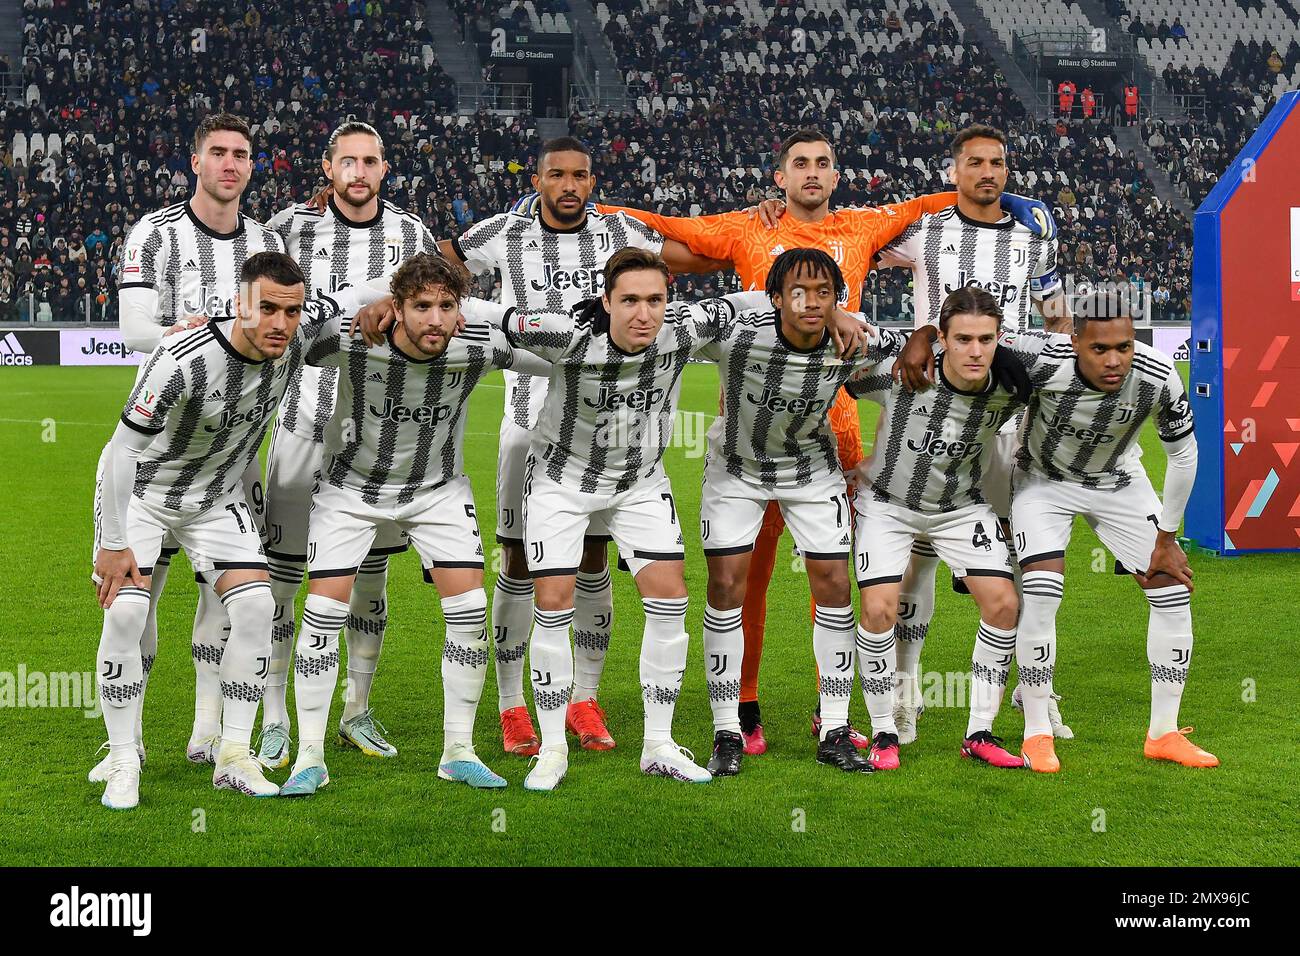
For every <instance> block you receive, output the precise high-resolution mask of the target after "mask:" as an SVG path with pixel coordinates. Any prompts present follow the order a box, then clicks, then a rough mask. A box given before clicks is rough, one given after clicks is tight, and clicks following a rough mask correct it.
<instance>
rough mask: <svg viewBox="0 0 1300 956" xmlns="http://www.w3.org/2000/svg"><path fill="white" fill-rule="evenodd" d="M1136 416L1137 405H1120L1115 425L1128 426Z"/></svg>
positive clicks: (1116, 412)
mask: <svg viewBox="0 0 1300 956" xmlns="http://www.w3.org/2000/svg"><path fill="white" fill-rule="evenodd" d="M1136 414H1137V406H1136V405H1120V406H1119V407H1118V408H1117V409H1115V423H1116V424H1118V425H1126V424H1128V423H1129V422H1131V421H1132V420H1133V416H1134V415H1136Z"/></svg>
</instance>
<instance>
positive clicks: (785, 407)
mask: <svg viewBox="0 0 1300 956" xmlns="http://www.w3.org/2000/svg"><path fill="white" fill-rule="evenodd" d="M745 398H747V399H749V400H750V401H751V402H753V403H754V404H755V405H759V406H761V407H763V408H766V409H767V410H768V411H771V412H789V413H790V414H791V415H815V414H816V413H818V412H821V411H825V410H826V408H827V407H828V405H829V403H828V402H827V401H826V399H824V398H811V399H810V398H783V397H782V396H781V393H780V392H779V391H778V390H777V389H775V388H772V387H771V386H767V387H765V388H764V389H763V394H762V395H758V396H755V395H754V394H753V393H752V392H746V393H745Z"/></svg>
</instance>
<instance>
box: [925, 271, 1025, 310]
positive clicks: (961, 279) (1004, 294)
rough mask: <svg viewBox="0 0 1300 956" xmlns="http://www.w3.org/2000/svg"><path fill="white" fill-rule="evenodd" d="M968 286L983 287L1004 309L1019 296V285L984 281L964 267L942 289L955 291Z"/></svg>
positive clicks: (972, 287)
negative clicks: (955, 278) (954, 278)
mask: <svg viewBox="0 0 1300 956" xmlns="http://www.w3.org/2000/svg"><path fill="white" fill-rule="evenodd" d="M968 287H969V288H971V289H983V290H984V291H985V292H987V293H988V294H989V295H991V296H993V298H995V299H997V300H998V305H999V306H1001V307H1002V308H1004V309H1005V308H1006V307H1007V306H1009V305H1010V304H1011V303H1012V302H1015V301H1016V299H1018V298H1020V286H1018V285H1013V284H1012V283H1010V282H997V281H995V280H990V281H988V282H984V281H982V280H980V279H977V278H975V277H974V276H973V275H971V274H970V273H969V272H967V271H966V270H965V269H958V270H957V281H956V282H953V283H951V284H945V285H944V287H943V291H944V292H956V291H957V290H958V289H965V288H968Z"/></svg>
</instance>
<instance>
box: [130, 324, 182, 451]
mask: <svg viewBox="0 0 1300 956" xmlns="http://www.w3.org/2000/svg"><path fill="white" fill-rule="evenodd" d="M187 388H188V386H187V384H186V381H185V375H184V373H183V372H182V370H181V367H180V363H179V362H178V361H177V359H176V357H175V356H174V355H173V354H172V353H171V351H170V350H169V349H167V348H164V347H163V346H162V345H159V346H158V347H157V348H156V349H154V351H153V354H152V355H150V356H149V359H148V360H147V361H146V362H145V366H144V369H143V371H141V373H140V378H139V379H138V380H137V382H136V384H135V387H134V388H133V389H132V390H131V395H130V397H129V398H128V399H127V400H126V407H125V408H123V409H122V421H123V422H124V423H125V424H126V425H127V426H128V427H130V428H133V429H135V430H136V431H138V432H140V433H141V434H144V435H157V434H159V433H160V432H161V431H162V430H163V428H164V427H165V426H166V424H167V413H168V412H170V411H171V409H172V406H174V405H175V404H176V403H177V401H179V400H180V399H181V398H182V397H184V395H185V392H186V390H187Z"/></svg>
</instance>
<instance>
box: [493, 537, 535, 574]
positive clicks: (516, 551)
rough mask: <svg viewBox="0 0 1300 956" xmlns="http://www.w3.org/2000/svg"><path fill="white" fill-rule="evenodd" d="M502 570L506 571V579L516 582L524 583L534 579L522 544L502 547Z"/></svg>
mask: <svg viewBox="0 0 1300 956" xmlns="http://www.w3.org/2000/svg"><path fill="white" fill-rule="evenodd" d="M501 568H502V570H503V571H505V573H506V577H511V578H514V579H515V580H516V581H524V580H527V579H528V578H531V577H532V575H531V574H530V573H529V571H528V559H527V557H526V556H525V555H524V546H523V545H522V544H503V545H501Z"/></svg>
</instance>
